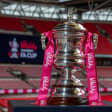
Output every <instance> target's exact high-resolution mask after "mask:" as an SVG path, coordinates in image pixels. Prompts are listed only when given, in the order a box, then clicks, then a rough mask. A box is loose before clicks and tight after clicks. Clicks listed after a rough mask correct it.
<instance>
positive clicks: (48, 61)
mask: <svg viewBox="0 0 112 112" xmlns="http://www.w3.org/2000/svg"><path fill="white" fill-rule="evenodd" d="M45 36H46V37H48V44H47V47H46V50H45V55H44V62H43V69H42V76H41V82H40V89H39V94H38V98H37V100H36V102H35V104H37V105H40V106H45V105H47V97H48V90H49V84H50V79H51V71H52V65H53V57H54V48H55V45H54V41H53V38H54V32H53V31H49V32H47V33H45Z"/></svg>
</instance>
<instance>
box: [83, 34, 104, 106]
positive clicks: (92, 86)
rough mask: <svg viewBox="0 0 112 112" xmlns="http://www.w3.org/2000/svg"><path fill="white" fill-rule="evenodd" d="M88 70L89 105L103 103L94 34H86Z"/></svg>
mask: <svg viewBox="0 0 112 112" xmlns="http://www.w3.org/2000/svg"><path fill="white" fill-rule="evenodd" d="M85 58H86V71H87V80H88V95H89V105H90V106H96V105H103V103H102V101H101V97H100V93H99V87H98V79H97V73H96V63H95V52H94V47H93V35H92V34H91V33H90V32H89V33H87V34H86V44H85Z"/></svg>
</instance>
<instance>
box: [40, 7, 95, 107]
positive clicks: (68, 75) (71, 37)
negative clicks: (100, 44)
mask: <svg viewBox="0 0 112 112" xmlns="http://www.w3.org/2000/svg"><path fill="white" fill-rule="evenodd" d="M72 16H73V9H72V8H69V9H68V22H65V23H63V24H58V25H57V26H56V27H55V28H54V30H56V37H57V38H58V48H59V53H58V55H57V60H56V65H57V66H58V67H59V69H57V74H60V78H59V80H58V81H57V82H56V84H55V85H53V87H54V88H56V92H55V93H54V95H53V97H49V98H48V104H49V105H86V104H88V98H87V94H86V93H87V92H85V87H84V86H83V84H82V83H81V81H80V79H78V78H77V76H78V74H82V75H83V74H85V73H86V72H85V66H84V63H85V59H84V47H83V43H82V49H80V43H81V39H82V38H83V37H84V31H86V28H84V27H83V26H82V25H81V24H77V23H74V22H72V18H73V17H72ZM42 42H44V41H42ZM96 43H97V34H96V35H95V46H96V45H97V44H96ZM44 47H45V46H44ZM80 50H81V51H80Z"/></svg>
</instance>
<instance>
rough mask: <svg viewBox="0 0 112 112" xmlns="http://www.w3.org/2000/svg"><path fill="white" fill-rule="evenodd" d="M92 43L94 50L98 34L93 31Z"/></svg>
mask: <svg viewBox="0 0 112 112" xmlns="http://www.w3.org/2000/svg"><path fill="white" fill-rule="evenodd" d="M93 44H94V50H96V48H97V45H98V34H97V33H94V35H93Z"/></svg>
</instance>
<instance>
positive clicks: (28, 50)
mask: <svg viewBox="0 0 112 112" xmlns="http://www.w3.org/2000/svg"><path fill="white" fill-rule="evenodd" d="M9 46H10V51H9V52H8V55H9V57H10V58H11V59H18V58H25V59H35V58H37V45H35V42H31V41H30V42H28V41H27V40H22V41H20V43H19V42H17V40H16V38H13V40H12V41H9Z"/></svg>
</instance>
